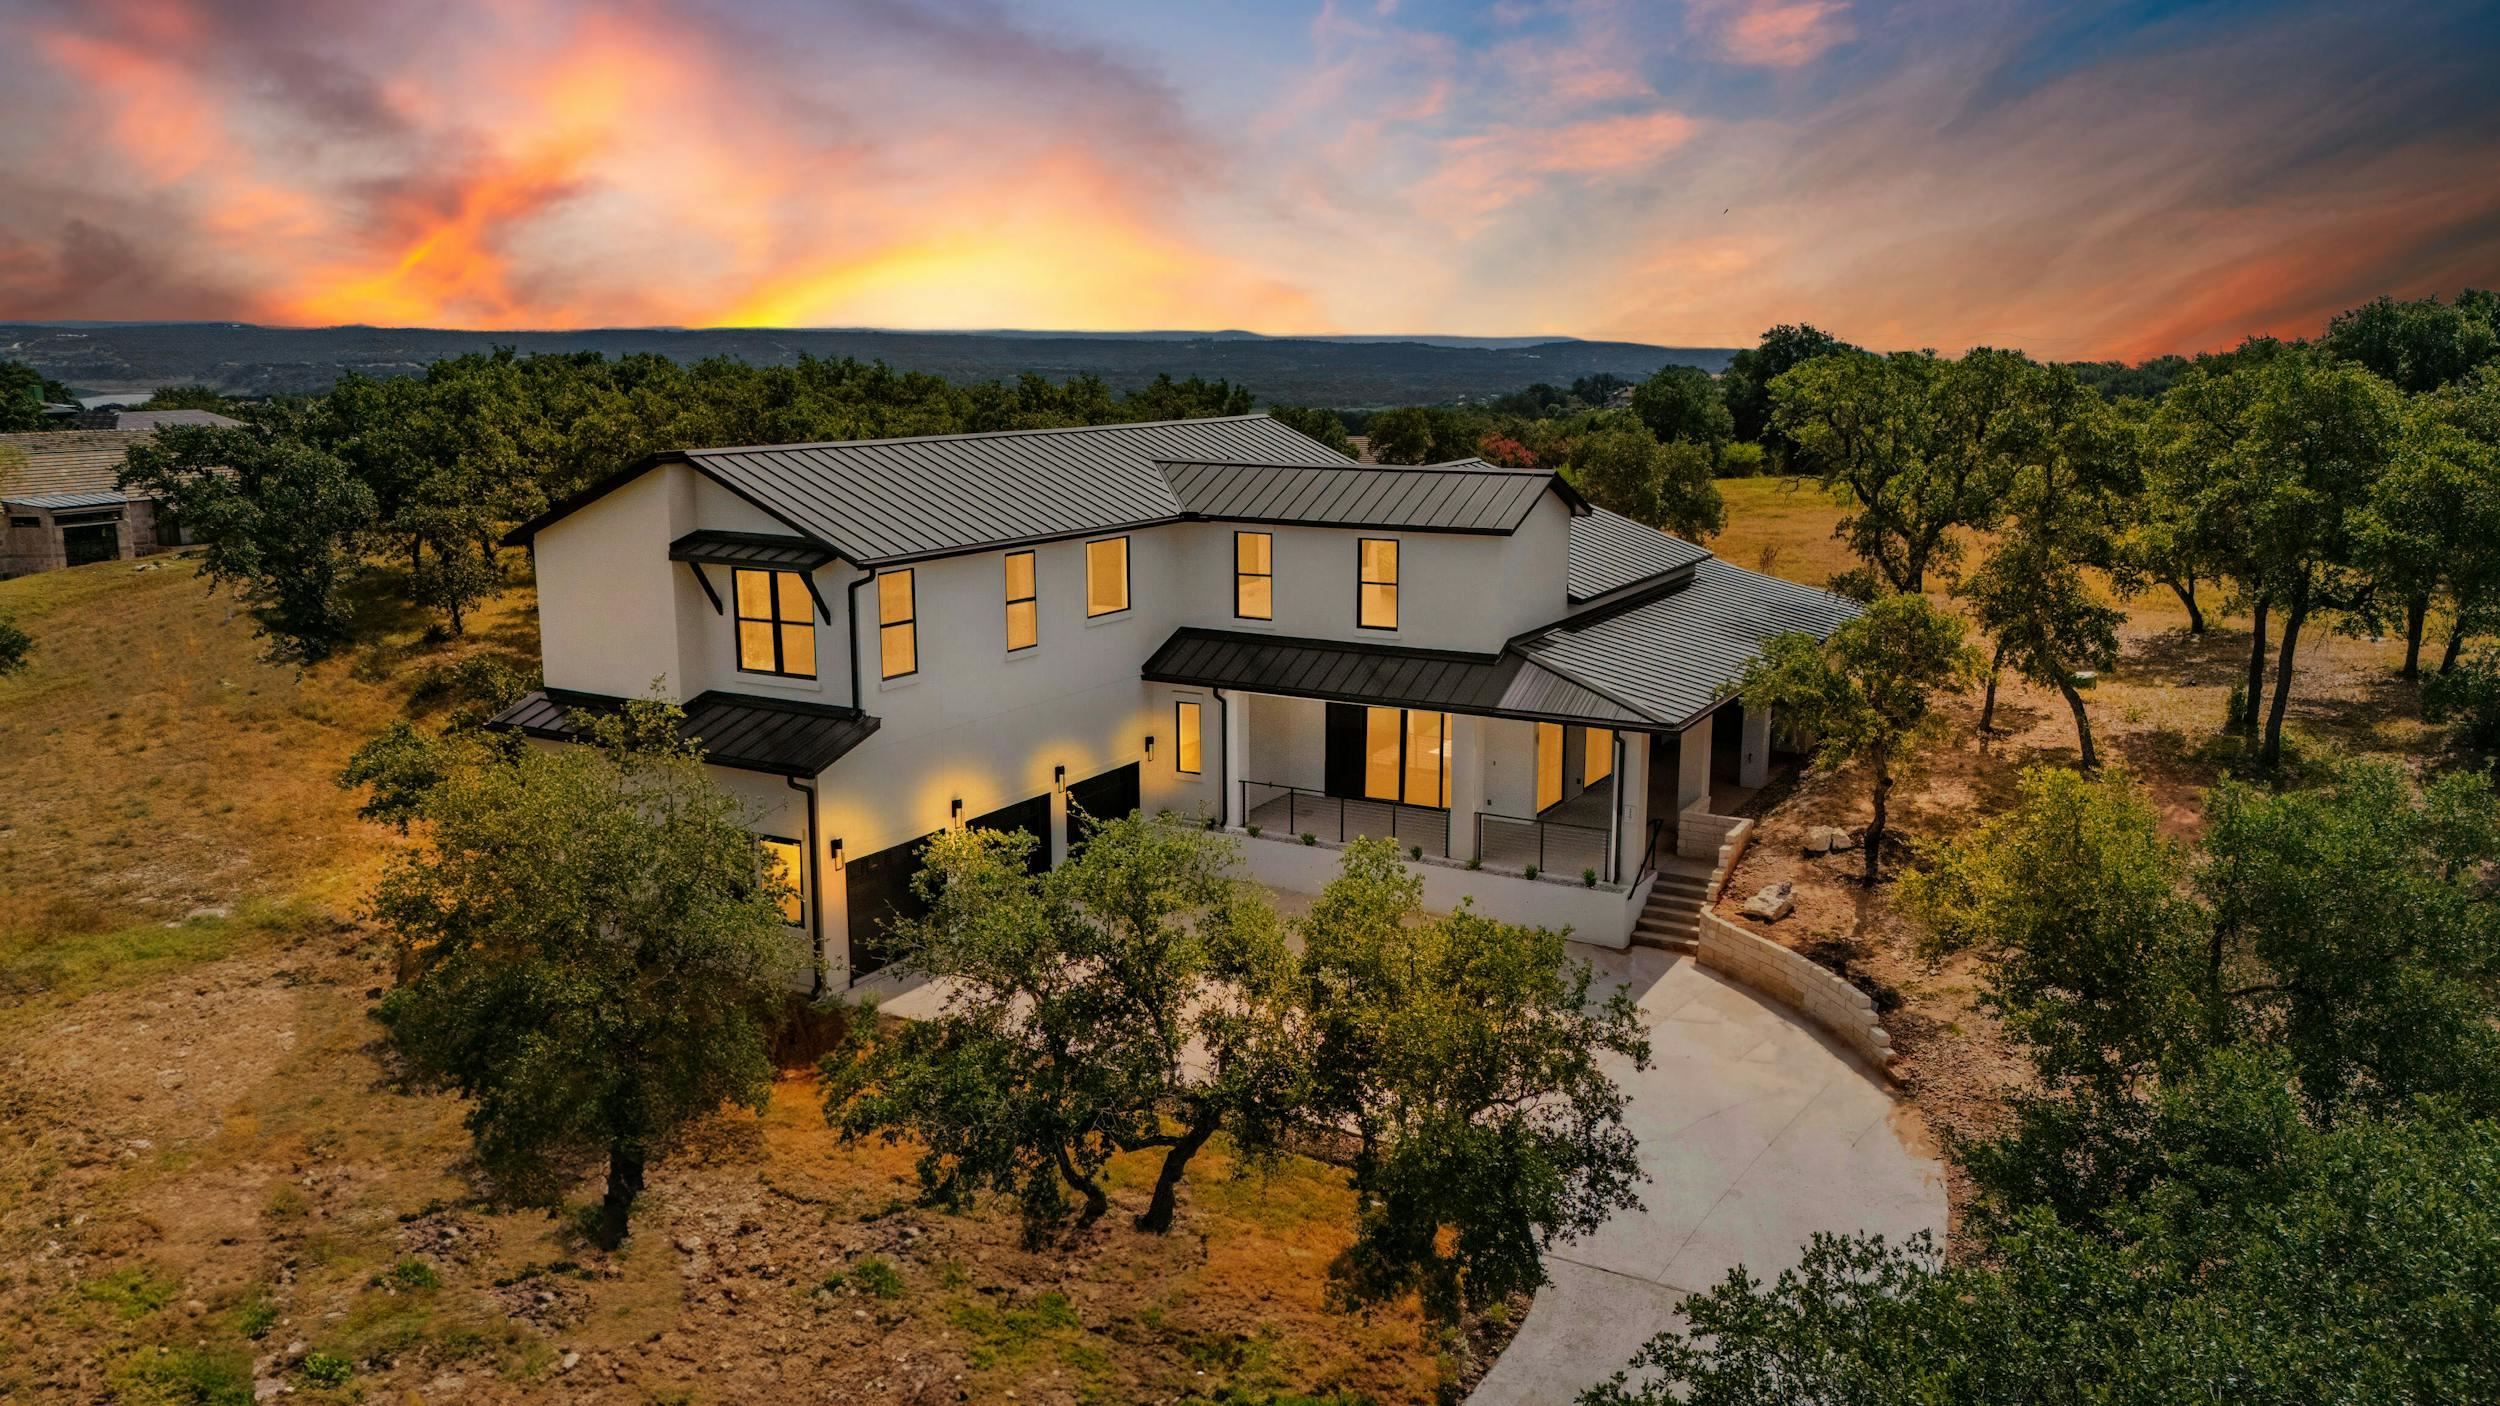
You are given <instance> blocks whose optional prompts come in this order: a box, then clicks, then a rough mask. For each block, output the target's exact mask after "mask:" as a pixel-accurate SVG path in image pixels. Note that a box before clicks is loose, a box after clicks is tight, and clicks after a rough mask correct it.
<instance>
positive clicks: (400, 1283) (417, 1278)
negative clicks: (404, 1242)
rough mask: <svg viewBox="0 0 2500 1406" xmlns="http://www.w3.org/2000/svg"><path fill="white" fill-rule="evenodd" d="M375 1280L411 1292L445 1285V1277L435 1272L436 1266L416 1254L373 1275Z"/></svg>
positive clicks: (377, 1284) (377, 1283) (378, 1284)
mask: <svg viewBox="0 0 2500 1406" xmlns="http://www.w3.org/2000/svg"><path fill="white" fill-rule="evenodd" d="M373 1282H374V1284H375V1285H376V1286H381V1285H388V1286H390V1287H391V1288H394V1289H402V1290H406V1291H408V1292H410V1293H414V1292H416V1291H418V1290H422V1289H439V1288H441V1287H443V1277H442V1276H441V1275H439V1274H436V1273H435V1272H434V1266H432V1265H430V1264H427V1263H426V1262H425V1261H423V1260H421V1259H418V1258H417V1257H416V1256H414V1255H410V1256H408V1257H406V1258H404V1259H402V1260H401V1261H400V1262H399V1263H397V1264H395V1265H392V1266H391V1267H390V1268H389V1269H386V1270H384V1271H382V1272H381V1273H380V1274H377V1275H375V1276H373Z"/></svg>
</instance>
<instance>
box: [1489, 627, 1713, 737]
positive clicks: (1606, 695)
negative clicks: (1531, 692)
mask: <svg viewBox="0 0 2500 1406" xmlns="http://www.w3.org/2000/svg"><path fill="white" fill-rule="evenodd" d="M1502 653H1503V654H1504V655H1505V656H1507V657H1509V658H1513V659H1517V660H1518V661H1519V662H1520V663H1521V664H1523V665H1527V666H1530V667H1533V668H1538V669H1543V670H1544V671H1545V672H1547V673H1549V674H1552V675H1553V676H1554V677H1556V678H1559V679H1565V680H1568V681H1570V682H1572V683H1575V684H1578V685H1579V686H1580V687H1582V688H1585V689H1587V690H1588V691H1589V692H1591V693H1594V694H1596V695H1597V696H1598V697H1600V698H1603V699H1605V700H1606V701H1607V702H1609V703H1612V704H1614V705H1615V706H1616V707H1618V708H1621V709H1623V710H1624V711H1625V712H1628V713H1631V714H1634V715H1635V716H1638V717H1644V718H1647V719H1649V720H1650V721H1651V722H1654V723H1658V724H1660V725H1662V726H1667V727H1674V726H1677V725H1676V724H1674V723H1671V722H1669V721H1668V720H1667V719H1665V718H1662V717H1660V716H1658V715H1657V714H1656V713H1654V712H1651V711H1650V710H1649V709H1647V708H1644V707H1642V706H1641V705H1640V704H1638V703H1627V702H1625V701H1624V700H1622V699H1621V698H1618V697H1616V696H1615V695H1614V694H1613V693H1612V692H1610V691H1608V690H1606V689H1603V688H1600V687H1598V686H1597V685H1596V684H1593V683H1590V682H1589V681H1588V680H1587V679H1584V678H1582V677H1580V676H1579V675H1578V674H1576V673H1574V672H1572V671H1571V670H1569V669H1566V668H1563V667H1562V666H1561V665H1559V664H1556V663H1554V662H1553V661H1552V660H1550V659H1539V658H1538V657H1537V656H1535V655H1533V654H1530V653H1528V652H1527V651H1526V650H1525V649H1522V648H1520V647H1519V646H1518V645H1516V644H1512V645H1508V646H1505V647H1504V648H1503V650H1502ZM1687 721H1690V720H1689V719H1687Z"/></svg>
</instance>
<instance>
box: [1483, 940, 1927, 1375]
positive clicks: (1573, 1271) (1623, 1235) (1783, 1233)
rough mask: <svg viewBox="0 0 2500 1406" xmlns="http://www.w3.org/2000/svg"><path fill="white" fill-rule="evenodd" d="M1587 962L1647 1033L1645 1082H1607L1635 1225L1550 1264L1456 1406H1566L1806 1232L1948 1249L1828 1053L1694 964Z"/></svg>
mask: <svg viewBox="0 0 2500 1406" xmlns="http://www.w3.org/2000/svg"><path fill="white" fill-rule="evenodd" d="M1582 950H1583V951H1585V950H1586V949H1582ZM1588 955H1589V959H1590V962H1591V964H1592V965H1593V966H1595V967H1596V968H1597V971H1598V986H1599V988H1600V989H1603V988H1604V983H1605V981H1606V980H1607V979H1608V978H1610V977H1611V978H1613V979H1615V980H1617V981H1623V982H1628V983H1630V984H1631V985H1632V987H1633V989H1634V990H1635V991H1636V992H1637V993H1638V995H1639V998H1640V1006H1641V1012H1642V1014H1643V1015H1644V1016H1645V1017H1646V1018H1647V1020H1648V1024H1649V1032H1650V1045H1651V1056H1652V1063H1651V1065H1650V1067H1649V1068H1648V1069H1647V1070H1644V1071H1642V1072H1639V1073H1633V1072H1632V1071H1630V1070H1629V1069H1627V1068H1624V1067H1622V1066H1620V1065H1618V1066H1617V1067H1616V1068H1614V1069H1613V1070H1612V1071H1611V1072H1612V1073H1613V1074H1614V1076H1615V1078H1616V1079H1617V1080H1618V1081H1619V1082H1621V1083H1622V1084H1623V1085H1624V1091H1625V1092H1626V1093H1628V1094H1630V1095H1631V1106H1630V1107H1628V1108H1627V1109H1625V1110H1624V1122H1625V1124H1626V1126H1628V1127H1629V1128H1631V1130H1632V1132H1633V1134H1634V1135H1635V1136H1637V1137H1638V1138H1639V1139H1640V1143H1641V1168H1642V1170H1644V1171H1646V1172H1648V1173H1649V1176H1650V1180H1649V1182H1648V1184H1646V1185H1645V1186H1643V1187H1642V1188H1641V1200H1642V1202H1643V1203H1644V1206H1645V1209H1642V1210H1638V1211H1625V1212H1620V1213H1618V1214H1617V1215H1616V1216H1615V1218H1614V1219H1612V1220H1610V1221H1608V1222H1607V1223H1606V1224H1605V1225H1604V1226H1603V1227H1601V1228H1600V1229H1599V1230H1598V1232H1597V1233H1596V1234H1595V1235H1592V1236H1590V1237H1588V1238H1587V1239H1584V1240H1578V1241H1573V1242H1571V1243H1569V1244H1565V1245H1561V1246H1558V1247H1556V1248H1555V1249H1554V1250H1553V1251H1551V1252H1549V1253H1548V1254H1547V1256H1546V1264H1545V1267H1546V1272H1547V1274H1548V1275H1550V1276H1551V1277H1552V1279H1553V1282H1552V1283H1551V1284H1548V1285H1547V1286H1546V1287H1545V1288H1543V1289H1541V1290H1539V1291H1538V1292H1537V1296H1536V1304H1535V1306H1534V1307H1533V1308H1531V1309H1530V1310H1529V1311H1528V1317H1527V1320H1526V1321H1525V1322H1523V1323H1522V1324H1520V1326H1519V1334H1518V1336H1517V1337H1515V1338H1513V1339H1512V1340H1511V1344H1510V1346H1509V1347H1508V1348H1507V1349H1506V1350H1504V1352H1503V1353H1502V1357H1501V1360H1500V1361H1498V1362H1496V1363H1495V1364H1494V1365H1493V1370H1492V1371H1490V1372H1488V1373H1486V1374H1485V1378H1484V1380H1483V1381H1482V1382H1480V1383H1478V1384H1477V1386H1476V1389H1475V1391H1474V1392H1473V1393H1472V1394H1471V1395H1469V1397H1468V1398H1467V1400H1468V1403H1469V1406H1527V1403H1534V1404H1535V1406H1563V1404H1564V1403H1568V1402H1570V1401H1571V1400H1572V1399H1573V1398H1574V1397H1576V1396H1578V1395H1579V1393H1580V1392H1581V1391H1582V1390H1584V1389H1586V1388H1587V1387H1589V1386H1591V1385H1593V1384H1595V1383H1597V1382H1600V1381H1603V1380H1605V1378H1606V1377H1607V1376H1609V1375H1610V1374H1612V1373H1613V1372H1615V1371H1617V1370H1619V1369H1620V1368H1621V1367H1622V1366H1623V1365H1624V1363H1625V1362H1627V1361H1628V1360H1629V1359H1630V1358H1631V1356H1632V1354H1633V1352H1634V1351H1635V1350H1636V1349H1638V1348H1639V1347H1640V1345H1641V1344H1642V1343H1643V1342H1645V1341H1647V1340H1648V1339H1649V1338H1650V1337H1651V1336H1652V1335H1653V1334H1655V1333H1657V1332H1658V1330H1660V1329H1661V1328H1665V1327H1669V1326H1672V1325H1674V1324H1675V1323H1676V1322H1677V1321H1678V1318H1677V1313H1676V1305H1677V1304H1679V1303H1681V1302H1682V1301H1683V1298H1684V1296H1685V1295H1686V1294H1688V1293H1691V1292H1693V1291H1696V1290H1700V1289H1706V1288H1709V1287H1710V1286H1712V1285H1714V1284H1716V1283H1718V1282H1719V1281H1720V1280H1721V1279H1722V1278H1724V1277H1726V1275H1727V1272H1728V1270H1729V1269H1731V1268H1733V1267H1735V1266H1736V1265H1738V1264H1743V1265H1745V1266H1746V1267H1747V1268H1748V1269H1750V1270H1751V1271H1752V1272H1753V1274H1754V1275H1755V1277H1757V1278H1759V1279H1762V1280H1765V1281H1767V1280H1769V1279H1771V1278H1773V1277H1774V1276H1776V1275H1777V1274H1778V1273H1779V1272H1780V1271H1781V1270H1783V1269H1787V1268H1790V1267H1792V1266H1793V1265H1795V1264H1796V1262H1797V1257H1798V1255H1799V1253H1800V1252H1801V1251H1802V1250H1803V1249H1804V1247H1805V1243H1806V1240H1807V1238H1808V1237H1809V1236H1811V1235H1812V1234H1813V1233H1814V1232H1816V1231H1818V1230H1829V1231H1836V1232H1845V1231H1880V1232H1882V1233H1883V1235H1884V1236H1885V1237H1887V1238H1889V1239H1899V1238H1902V1237H1904V1236H1907V1235H1909V1234H1911V1233H1912V1232H1914V1231H1918V1230H1929V1231H1933V1232H1934V1233H1935V1235H1936V1238H1937V1241H1938V1243H1942V1241H1943V1239H1944V1227H1945V1197H1944V1173H1943V1168H1942V1167H1941V1166H1940V1165H1938V1163H1937V1161H1936V1158H1935V1156H1934V1154H1933V1153H1932V1152H1930V1151H1928V1150H1926V1149H1925V1148H1924V1146H1923V1144H1922V1143H1921V1142H1920V1140H1919V1139H1918V1138H1917V1136H1916V1134H1915V1132H1914V1131H1913V1130H1912V1129H1911V1128H1910V1127H1908V1126H1907V1125H1906V1120H1905V1119H1904V1117H1903V1115H1902V1111H1901V1109H1900V1106H1899V1105H1898V1104H1897V1103H1896V1102H1895V1101H1894V1100H1893V1098H1892V1096H1891V1095H1890V1094H1889V1093H1887V1092H1886V1091H1885V1090H1884V1088H1883V1087H1882V1086H1881V1085H1880V1084H1878V1083H1877V1082H1876V1081H1875V1079H1874V1078H1873V1077H1872V1076H1870V1075H1869V1074H1867V1073H1866V1072H1865V1071H1864V1070H1863V1069H1862V1068H1861V1067H1860V1066H1859V1065H1857V1064H1856V1063H1854V1062H1852V1061H1851V1060H1850V1059H1849V1058H1848V1057H1847V1056H1845V1055H1843V1054H1842V1053H1841V1052H1840V1048H1839V1047H1838V1046H1837V1045H1834V1044H1832V1043H1831V1042H1829V1041H1827V1040H1825V1039H1824V1038H1823V1037H1821V1036H1820V1035H1818V1034H1816V1033H1815V1032H1814V1031H1813V1030H1812V1029H1810V1028H1808V1027H1807V1026H1805V1025H1803V1024H1801V1023H1799V1022H1797V1021H1795V1020H1792V1019H1791V1018H1790V1017H1789V1016H1787V1015H1786V1014H1784V1013H1783V1012H1782V1011H1781V1010H1780V1009H1779V1008H1777V1007H1775V1006H1772V1005H1771V1004H1769V1003H1768V1002H1765V1001H1763V1000H1761V999H1759V998H1757V997H1755V996H1753V995H1751V994H1749V993H1748V992H1746V991H1745V990H1744V988H1742V987H1739V986H1735V985H1732V984H1730V983H1728V982H1726V981H1723V980H1721V979H1720V978H1718V977H1717V976H1714V975H1712V974H1710V973H1708V972H1705V971H1703V970H1702V969H1701V968H1700V967H1699V966H1698V965H1696V964H1695V963H1694V962H1693V960H1692V959H1691V958H1689V957H1682V956H1675V955H1671V954H1669V953H1665V952H1659V951H1655V950H1651V949H1646V948H1635V949H1633V950H1632V951H1629V952H1620V953H1618V952H1606V951H1597V952H1593V953H1589V954H1588Z"/></svg>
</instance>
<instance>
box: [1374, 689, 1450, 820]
mask: <svg viewBox="0 0 2500 1406" xmlns="http://www.w3.org/2000/svg"><path fill="white" fill-rule="evenodd" d="M1363 794H1364V796H1366V797H1367V798H1369V799H1371V800H1375V801H1403V802H1405V803H1406V804H1408V805H1411V806H1439V807H1442V808H1443V809H1447V808H1448V806H1449V804H1450V715H1449V714H1447V713H1434V712H1420V711H1409V710H1407V709H1404V708H1366V709H1364V710H1363Z"/></svg>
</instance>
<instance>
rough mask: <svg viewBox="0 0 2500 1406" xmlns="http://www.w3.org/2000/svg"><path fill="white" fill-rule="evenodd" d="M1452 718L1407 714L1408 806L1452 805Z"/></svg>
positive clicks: (1440, 715) (1441, 715)
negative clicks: (1450, 745) (1450, 746)
mask: <svg viewBox="0 0 2500 1406" xmlns="http://www.w3.org/2000/svg"><path fill="white" fill-rule="evenodd" d="M1449 744H1450V715H1449V714H1447V713H1408V714H1407V715H1406V803H1407V804H1408V805H1411V806H1443V807H1446V806H1448V805H1449V803H1450V750H1449Z"/></svg>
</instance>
